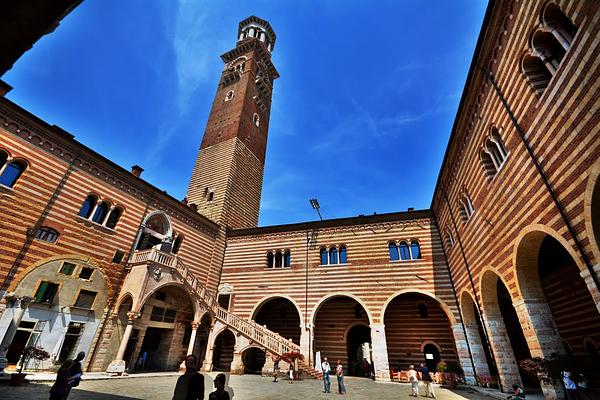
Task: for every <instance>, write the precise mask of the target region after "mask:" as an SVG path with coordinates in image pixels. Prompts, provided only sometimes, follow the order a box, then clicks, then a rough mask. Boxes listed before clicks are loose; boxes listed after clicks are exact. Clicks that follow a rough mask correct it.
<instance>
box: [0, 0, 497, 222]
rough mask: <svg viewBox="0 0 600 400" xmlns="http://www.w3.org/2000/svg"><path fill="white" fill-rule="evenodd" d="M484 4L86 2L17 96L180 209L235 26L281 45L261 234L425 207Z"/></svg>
mask: <svg viewBox="0 0 600 400" xmlns="http://www.w3.org/2000/svg"><path fill="white" fill-rule="evenodd" d="M485 7H486V2H484V1H477V0H460V1H459V0H457V1H452V2H450V1H446V0H432V1H424V0H420V1H418V0H413V1H399V0H396V1H383V0H382V1H379V0H378V1H374V0H368V1H366V0H365V1H359V0H344V1H342V0H339V1H337V0H336V1H284V0H279V1H275V0H271V1H262V0H254V1H237V0H228V1H227V2H223V1H216V0H215V1H200V0H180V1H175V0H128V1H122V0H118V1H117V0H102V1H100V0H86V1H84V2H83V3H82V4H81V5H80V6H79V7H78V8H77V9H75V10H74V11H73V12H72V13H71V14H70V15H69V16H67V18H65V19H64V20H63V21H62V23H61V25H60V26H59V27H58V28H57V29H56V31H55V32H54V33H52V34H50V35H47V36H45V37H44V38H42V39H41V40H40V41H38V42H37V44H36V45H35V46H34V47H33V49H31V50H30V51H29V52H27V53H26V54H25V55H24V56H23V57H22V58H21V59H20V60H19V61H17V63H16V64H15V65H14V67H13V69H12V70H10V71H9V72H7V73H6V74H5V75H4V76H3V78H2V79H3V80H4V81H6V82H7V83H9V84H10V85H12V86H13V87H14V89H13V91H12V92H10V93H9V94H8V96H7V97H8V98H9V99H11V100H12V101H14V102H16V103H17V104H19V105H20V106H22V107H24V108H25V109H27V110H29V111H30V112H32V113H34V114H36V115H37V116H39V117H41V118H42V119H44V120H46V121H48V122H49V123H50V124H57V125H59V126H60V127H62V128H63V129H65V130H67V131H69V132H71V133H73V134H74V135H75V137H76V139H77V140H79V141H80V142H82V143H84V144H85V145H87V146H89V147H91V148H92V149H94V150H95V151H97V152H99V153H100V154H102V155H104V156H105V157H108V158H110V159H112V160H113V161H115V162H116V163H117V164H119V165H121V166H123V167H125V168H127V169H129V167H130V166H131V165H133V164H139V165H141V166H142V167H143V168H145V172H144V174H143V175H142V177H143V178H144V179H146V180H147V181H149V182H150V183H152V184H154V185H156V186H157V187H159V188H161V189H164V190H167V191H168V192H169V194H171V195H173V196H175V197H176V198H179V199H182V198H183V197H184V196H185V193H186V190H187V183H188V180H189V178H190V175H191V171H192V166H193V163H194V160H195V157H196V153H197V150H198V147H199V145H200V141H201V138H202V134H203V132H204V127H205V124H206V120H207V118H208V114H209V112H210V107H211V104H212V101H213V97H214V94H215V91H216V85H217V83H218V80H219V76H220V72H221V70H222V67H223V64H222V62H221V60H220V58H219V56H220V55H221V54H223V53H224V52H226V51H228V50H230V49H231V48H233V47H234V46H235V42H236V32H237V24H238V22H239V21H241V20H242V19H244V18H246V17H247V16H249V15H256V16H258V17H260V18H263V19H267V20H268V21H270V22H271V25H272V26H273V29H274V30H275V32H276V34H277V43H276V47H275V51H274V53H273V62H274V64H275V66H276V67H277V69H278V70H279V73H280V74H281V78H279V79H278V80H277V81H275V85H274V92H273V105H272V112H271V123H270V130H269V142H268V146H267V157H266V165H265V175H264V183H263V195H262V206H261V213H260V222H259V224H260V225H261V226H265V225H274V224H285V223H293V222H302V221H311V220H315V219H317V215H316V213H315V212H314V210H312V209H311V207H310V204H309V201H308V200H309V198H311V197H317V198H318V199H319V202H320V204H321V211H322V214H323V217H324V218H340V217H349V216H356V215H359V214H372V213H374V212H377V213H385V212H394V211H403V210H406V209H407V208H408V207H415V208H416V209H420V208H428V207H429V205H430V202H431V196H432V193H433V189H434V186H435V181H436V178H437V174H438V172H439V168H440V165H441V162H442V158H443V155H444V150H445V147H446V144H447V141H448V137H449V135H450V130H451V127H452V123H453V121H454V116H455V114H456V109H457V107H458V102H459V100H460V96H461V94H462V90H463V86H464V82H465V79H466V75H467V71H468V68H469V64H470V61H471V57H472V54H473V51H474V48H475V42H476V40H477V36H478V34H479V30H480V28H481V21H482V20H483V14H484V12H485Z"/></svg>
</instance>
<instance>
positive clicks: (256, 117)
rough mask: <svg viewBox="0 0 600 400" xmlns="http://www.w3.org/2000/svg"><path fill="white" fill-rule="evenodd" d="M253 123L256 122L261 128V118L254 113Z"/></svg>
mask: <svg viewBox="0 0 600 400" xmlns="http://www.w3.org/2000/svg"><path fill="white" fill-rule="evenodd" d="M252 122H254V125H256V126H260V117H259V116H258V114H257V113H254V116H253V117H252Z"/></svg>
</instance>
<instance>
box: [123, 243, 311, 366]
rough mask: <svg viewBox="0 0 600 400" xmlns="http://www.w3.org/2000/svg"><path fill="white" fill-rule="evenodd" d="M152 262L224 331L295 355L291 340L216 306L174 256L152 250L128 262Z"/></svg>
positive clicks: (213, 298)
mask: <svg viewBox="0 0 600 400" xmlns="http://www.w3.org/2000/svg"><path fill="white" fill-rule="evenodd" d="M149 262H154V263H156V264H160V265H163V266H166V267H169V268H173V269H175V270H176V271H177V273H178V274H179V275H181V277H182V278H183V281H184V282H185V284H186V285H187V286H188V287H189V289H190V291H191V292H192V293H194V294H195V295H196V296H198V297H199V298H200V299H201V300H202V301H203V302H204V303H205V304H206V305H207V306H208V308H210V309H211V310H212V311H213V312H214V314H215V317H216V318H217V319H218V320H219V321H221V322H223V323H224V324H225V325H227V326H228V327H230V328H232V329H233V330H235V331H237V332H239V333H240V334H242V335H244V336H245V337H247V338H248V339H250V340H252V341H254V342H256V343H258V344H259V345H261V346H263V347H265V348H266V349H268V350H269V351H270V352H272V353H275V354H277V355H282V354H284V353H289V352H292V351H295V352H299V351H300V346H298V345H297V344H295V343H293V342H292V341H291V340H289V339H286V338H284V337H283V336H281V335H279V334H278V333H275V332H273V331H271V330H269V329H267V328H266V327H264V326H262V325H259V324H257V323H256V322H254V321H249V320H247V319H245V318H241V317H239V316H237V315H235V314H233V313H232V312H229V311H228V310H226V309H224V308H223V307H221V306H219V304H218V303H217V295H216V293H214V292H211V291H209V290H208V289H206V287H205V286H204V285H202V283H201V282H200V280H199V279H198V278H196V276H195V275H194V274H193V273H191V272H190V270H189V269H188V268H187V267H186V266H185V264H184V263H183V262H182V261H181V260H180V259H179V257H177V256H176V255H174V254H170V253H165V252H162V251H159V250H156V249H154V248H152V249H149V250H141V251H136V252H135V253H134V254H133V255H132V257H131V260H130V261H129V264H130V265H137V264H146V263H149Z"/></svg>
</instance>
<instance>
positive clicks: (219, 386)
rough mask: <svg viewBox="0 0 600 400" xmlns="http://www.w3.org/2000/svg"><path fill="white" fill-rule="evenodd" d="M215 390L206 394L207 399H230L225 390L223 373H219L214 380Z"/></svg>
mask: <svg viewBox="0 0 600 400" xmlns="http://www.w3.org/2000/svg"><path fill="white" fill-rule="evenodd" d="M213 383H214V385H215V391H214V392H212V393H211V394H209V395H208V400H230V397H229V393H227V391H226V390H225V374H223V373H220V374H219V375H217V377H216V378H215V380H214V382H213Z"/></svg>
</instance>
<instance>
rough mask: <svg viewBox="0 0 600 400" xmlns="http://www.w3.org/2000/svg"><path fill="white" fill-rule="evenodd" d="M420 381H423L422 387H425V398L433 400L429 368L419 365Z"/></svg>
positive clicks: (433, 393) (433, 394)
mask: <svg viewBox="0 0 600 400" xmlns="http://www.w3.org/2000/svg"><path fill="white" fill-rule="evenodd" d="M420 372H421V380H422V381H423V385H424V386H425V397H429V395H430V394H431V397H433V398H434V399H435V391H434V390H433V385H432V384H431V375H430V374H429V368H427V365H425V364H423V363H421V368H420Z"/></svg>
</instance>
